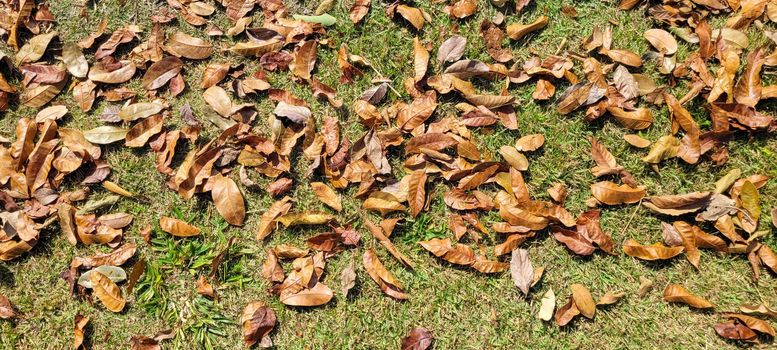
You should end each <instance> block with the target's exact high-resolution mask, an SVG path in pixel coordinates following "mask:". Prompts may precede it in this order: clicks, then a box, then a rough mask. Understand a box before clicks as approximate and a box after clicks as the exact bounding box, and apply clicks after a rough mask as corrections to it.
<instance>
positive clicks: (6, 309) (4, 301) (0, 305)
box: [0, 294, 16, 320]
mask: <svg viewBox="0 0 777 350" xmlns="http://www.w3.org/2000/svg"><path fill="white" fill-rule="evenodd" d="M0 318H1V319H4V320H9V319H14V318H16V308H15V307H14V306H13V304H11V302H10V301H9V300H8V298H6V297H5V295H2V294H0Z"/></svg>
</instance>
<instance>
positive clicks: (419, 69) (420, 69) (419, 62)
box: [413, 37, 429, 84]
mask: <svg viewBox="0 0 777 350" xmlns="http://www.w3.org/2000/svg"><path fill="white" fill-rule="evenodd" d="M428 68H429V51H427V50H426V48H425V47H424V45H423V44H421V40H419V39H418V37H415V38H414V39H413V81H414V82H415V83H416V84H418V83H419V82H421V81H422V80H423V79H424V76H426V70H427V69H428Z"/></svg>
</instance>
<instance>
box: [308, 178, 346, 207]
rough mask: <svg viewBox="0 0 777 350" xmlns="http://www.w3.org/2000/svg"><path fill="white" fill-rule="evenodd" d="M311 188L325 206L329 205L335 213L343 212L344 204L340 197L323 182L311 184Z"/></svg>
mask: <svg viewBox="0 0 777 350" xmlns="http://www.w3.org/2000/svg"><path fill="white" fill-rule="evenodd" d="M310 187H311V188H312V189H313V192H314V193H315V194H316V197H318V199H319V200H320V201H321V202H323V203H324V204H326V205H328V206H329V207H330V208H332V209H334V210H335V211H341V210H343V205H342V202H341V201H340V196H338V195H337V193H335V191H334V190H333V189H332V188H330V187H329V186H327V185H326V184H324V183H323V182H311V183H310Z"/></svg>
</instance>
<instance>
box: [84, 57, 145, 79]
mask: <svg viewBox="0 0 777 350" xmlns="http://www.w3.org/2000/svg"><path fill="white" fill-rule="evenodd" d="M119 63H120V64H121V67H119V68H118V69H111V70H108V69H107V68H106V67H105V65H103V64H102V63H101V62H97V63H96V64H95V65H94V66H92V68H91V69H89V75H88V76H89V80H92V81H94V82H97V83H105V84H121V83H124V82H126V81H128V80H130V79H131V78H132V76H134V75H135V71H136V70H137V68H136V67H135V64H134V63H132V62H131V61H120V62H119Z"/></svg>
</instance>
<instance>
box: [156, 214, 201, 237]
mask: <svg viewBox="0 0 777 350" xmlns="http://www.w3.org/2000/svg"><path fill="white" fill-rule="evenodd" d="M159 227H160V228H161V229H162V231H165V232H167V233H169V234H171V235H173V236H176V237H191V236H197V235H199V234H200V229H199V228H197V227H194V226H192V225H189V224H187V223H185V222H183V221H181V220H178V219H173V218H171V217H167V216H163V217H161V218H159Z"/></svg>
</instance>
